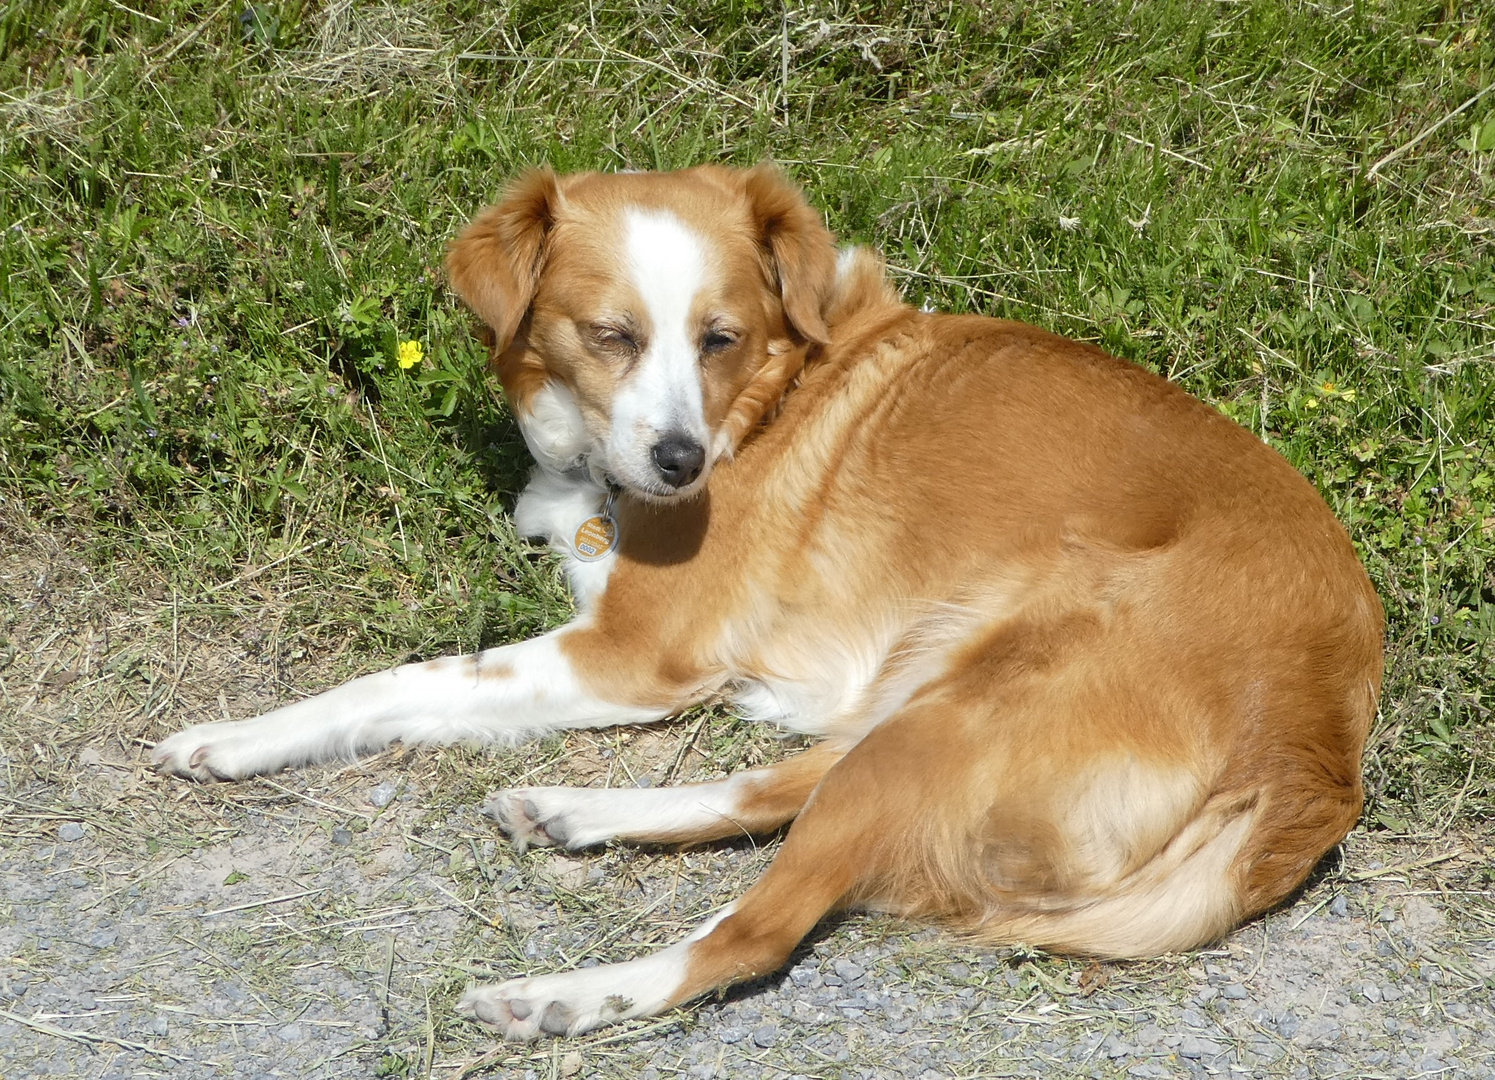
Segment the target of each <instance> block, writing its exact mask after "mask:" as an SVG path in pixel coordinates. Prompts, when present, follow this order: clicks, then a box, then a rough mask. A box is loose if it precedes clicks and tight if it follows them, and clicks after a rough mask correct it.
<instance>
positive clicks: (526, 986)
mask: <svg viewBox="0 0 1495 1080" xmlns="http://www.w3.org/2000/svg"><path fill="white" fill-rule="evenodd" d="M684 976H685V954H684V952H683V950H682V947H681V946H675V947H673V948H670V949H665V950H663V951H662V952H657V953H655V954H653V955H652V956H645V957H641V958H640V959H638V960H630V961H629V962H628V963H626V964H605V965H603V966H601V967H593V968H581V969H579V970H577V971H565V972H561V973H559V974H556V975H538V976H535V977H534V978H530V979H510V980H509V981H508V982H504V983H497V984H495V985H491V986H474V987H472V988H471V989H469V990H468V991H467V993H465V994H463V995H462V1000H461V1001H459V1002H458V1003H457V1009H458V1011H459V1012H461V1013H463V1014H464V1015H466V1016H471V1017H474V1018H475V1019H477V1020H479V1021H481V1022H482V1023H484V1024H487V1025H488V1026H489V1027H492V1028H494V1029H496V1030H497V1031H498V1033H499V1034H500V1035H502V1036H503V1037H504V1038H506V1039H516V1040H521V1041H528V1040H530V1039H534V1038H537V1037H539V1036H540V1035H580V1034H582V1033H583V1032H587V1031H591V1030H593V1029H594V1028H599V1027H602V1026H604V1025H606V1024H615V1023H617V1022H618V1021H619V1020H631V1019H632V1018H634V1017H636V1016H653V1015H654V1014H655V1013H659V1012H663V1011H664V1010H665V1009H667V1008H669V1006H670V1004H671V999H672V998H673V996H674V994H675V993H676V992H677V991H678V989H679V987H680V984H681V982H682V981H683V979H684Z"/></svg>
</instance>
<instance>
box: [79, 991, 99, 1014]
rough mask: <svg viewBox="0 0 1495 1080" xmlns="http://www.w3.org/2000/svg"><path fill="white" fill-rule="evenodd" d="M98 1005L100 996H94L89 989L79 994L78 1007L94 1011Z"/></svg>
mask: <svg viewBox="0 0 1495 1080" xmlns="http://www.w3.org/2000/svg"><path fill="white" fill-rule="evenodd" d="M98 1007H99V1000H98V998H96V997H94V996H93V995H92V994H90V993H89V992H88V991H87V990H85V991H83V992H82V993H81V994H79V995H78V1008H80V1009H83V1010H86V1011H87V1012H93V1010H95V1009H97V1008H98Z"/></svg>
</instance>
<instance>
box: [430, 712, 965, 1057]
mask: <svg viewBox="0 0 1495 1080" xmlns="http://www.w3.org/2000/svg"><path fill="white" fill-rule="evenodd" d="M899 726H901V725H899V724H898V723H897V722H896V721H895V722H892V723H891V724H887V725H883V726H882V727H879V728H877V729H874V730H873V731H872V732H871V733H870V734H868V735H867V736H866V737H865V738H864V739H862V741H861V742H859V743H858V744H857V745H856V746H855V747H853V748H852V749H851V750H850V751H849V752H847V753H846V755H845V756H844V757H842V758H841V759H840V760H839V761H838V762H836V763H835V764H834V766H833V767H831V768H830V769H829V770H828V771H827V772H826V773H825V775H824V777H823V779H821V781H820V783H819V784H818V786H816V787H815V788H814V791H813V793H812V795H811V796H810V798H809V801H808V803H807V804H806V805H805V806H804V809H803V810H802V812H801V813H800V815H799V817H798V818H797V819H796V820H795V822H794V825H793V826H792V827H791V828H790V830H789V834H788V836H787V837H786V838H785V840H784V843H783V845H782V847H781V848H780V849H779V853H778V855H777V857H776V858H775V859H774V861H773V864H772V865H771V866H770V867H769V869H768V872H767V873H766V874H765V875H764V876H763V877H762V879H760V880H759V881H758V883H757V884H756V885H754V886H753V888H751V889H750V890H748V892H747V893H746V894H745V895H744V896H743V897H742V899H741V900H739V901H737V902H736V903H735V904H732V905H729V906H728V907H727V908H726V909H724V910H722V911H719V912H717V913H716V915H714V916H712V917H711V918H710V919H708V920H707V921H706V922H705V923H704V924H702V926H701V927H700V928H698V929H697V930H696V932H695V933H693V934H691V935H690V936H689V937H688V938H686V939H685V940H684V941H681V942H678V943H677V944H675V945H672V946H670V947H669V948H667V949H664V950H662V951H660V952H657V953H654V954H652V955H649V956H645V957H642V958H640V959H637V960H630V961H628V962H626V963H622V964H612V965H607V966H603V967H592V968H584V969H581V970H577V971H569V972H563V973H559V974H553V975H542V976H537V977H534V978H527V979H514V980H512V981H510V982H506V983H501V984H497V985H492V986H479V987H474V988H473V989H471V990H469V991H468V992H467V994H466V995H464V996H463V998H462V1001H461V1003H460V1005H459V1008H460V1009H461V1010H462V1011H463V1012H465V1013H467V1014H469V1015H472V1016H476V1017H477V1018H478V1019H479V1020H481V1021H483V1022H484V1023H487V1024H489V1025H491V1026H493V1027H494V1028H496V1029H497V1030H498V1031H499V1032H500V1033H501V1034H502V1035H504V1036H505V1037H507V1038H510V1039H531V1038H534V1037H536V1036H537V1035H539V1034H541V1033H550V1034H557V1035H559V1034H571V1035H574V1034H577V1033H580V1032H584V1031H590V1030H592V1029H593V1028H597V1027H600V1026H602V1025H604V1024H609V1023H613V1022H615V1021H618V1020H624V1019H629V1018H632V1017H639V1016H650V1015H654V1014H656V1013H659V1012H663V1011H664V1010H665V1009H668V1008H671V1007H673V1006H675V1005H678V1004H680V1003H682V1002H684V1001H687V1000H689V999H690V998H693V997H696V996H698V995H700V994H704V993H706V992H708V991H710V990H713V989H715V988H717V987H721V986H727V985H729V984H731V983H735V982H741V981H743V980H746V979H752V978H754V977H756V976H760V975H765V974H768V973H769V972H772V971H775V970H777V969H778V968H779V967H781V966H782V965H783V964H784V962H785V961H786V960H787V959H788V957H789V954H790V953H791V952H792V951H793V949H794V947H795V946H796V945H797V944H798V943H799V942H800V940H801V939H802V938H803V937H804V936H805V934H807V933H808V932H809V931H810V930H811V929H812V928H813V927H814V926H815V924H816V923H817V922H819V921H820V919H821V918H822V917H823V916H824V915H825V914H826V913H827V912H828V911H831V910H833V909H835V908H837V907H840V906H843V905H844V904H846V903H848V902H852V901H855V900H857V899H860V898H861V897H862V896H863V895H864V894H866V893H867V892H869V891H870V892H871V893H873V894H876V893H877V892H878V891H879V886H880V883H881V882H882V880H883V879H884V877H885V876H886V873H887V872H888V871H889V870H893V869H896V865H895V864H896V863H897V862H899V861H901V860H903V859H905V858H906V857H907V853H908V838H909V836H910V834H911V832H912V830H913V829H915V828H916V826H917V809H918V805H919V804H921V803H928V804H933V803H936V802H937V801H938V800H939V798H940V796H941V791H940V788H941V785H942V777H941V776H940V775H939V774H938V772H937V771H936V772H929V771H927V770H921V769H920V767H919V766H920V764H921V763H920V762H910V761H909V760H907V759H906V758H904V759H902V760H899V759H898V758H897V757H896V756H894V755H896V754H897V753H898V750H899V749H900V748H901V747H902V746H903V745H906V744H907V743H908V742H909V741H910V737H911V733H906V732H897V731H890V730H889V729H890V728H897V727H899ZM890 735H891V736H892V737H891V738H890ZM912 735H913V737H915V738H916V733H912ZM890 751H891V753H890ZM911 811H912V812H913V814H912V816H911ZM889 856H891V857H892V860H893V862H891V863H890V862H888V858H889Z"/></svg>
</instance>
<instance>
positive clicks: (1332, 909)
mask: <svg viewBox="0 0 1495 1080" xmlns="http://www.w3.org/2000/svg"><path fill="white" fill-rule="evenodd" d="M1349 913H1350V902H1349V901H1348V900H1346V899H1345V898H1344V897H1343V896H1336V897H1335V898H1334V899H1333V900H1331V901H1329V914H1330V915H1333V916H1335V917H1337V918H1340V919H1343V918H1344V917H1345V916H1347V915H1349Z"/></svg>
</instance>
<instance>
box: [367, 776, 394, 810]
mask: <svg viewBox="0 0 1495 1080" xmlns="http://www.w3.org/2000/svg"><path fill="white" fill-rule="evenodd" d="M399 790H400V785H399V783H398V782H397V781H394V780H386V781H384V783H382V784H380V785H378V786H377V787H374V788H371V789H370V790H369V796H368V798H369V804H370V805H371V806H378V807H385V806H388V805H389V804H390V803H392V802H394V798H395V795H396V794H398V792H399Z"/></svg>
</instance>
